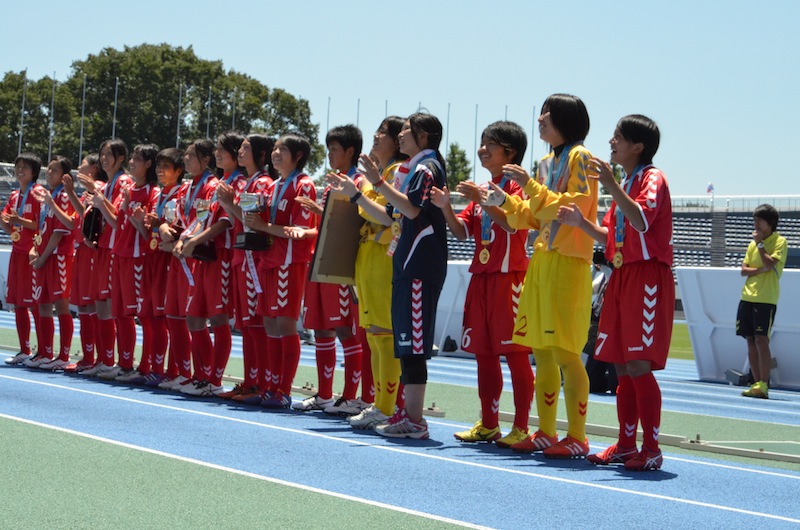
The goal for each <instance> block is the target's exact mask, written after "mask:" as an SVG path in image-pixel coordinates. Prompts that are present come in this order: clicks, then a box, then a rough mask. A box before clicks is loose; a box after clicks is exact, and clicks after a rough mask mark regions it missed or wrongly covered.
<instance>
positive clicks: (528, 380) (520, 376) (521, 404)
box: [506, 352, 534, 432]
mask: <svg viewBox="0 0 800 530" xmlns="http://www.w3.org/2000/svg"><path fill="white" fill-rule="evenodd" d="M506 364H508V369H509V371H510V372H511V385H512V387H513V388H514V427H516V428H517V429H520V430H522V431H525V432H528V417H529V416H530V413H531V401H533V387H534V376H533V368H531V359H530V356H529V355H528V354H527V353H523V352H514V353H508V354H506Z"/></svg>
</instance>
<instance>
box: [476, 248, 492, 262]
mask: <svg viewBox="0 0 800 530" xmlns="http://www.w3.org/2000/svg"><path fill="white" fill-rule="evenodd" d="M490 256H491V255H490V254H489V249H486V248H484V249H483V250H481V252H480V254H478V261H480V262H481V264H482V265H486V264H487V263H489V257H490Z"/></svg>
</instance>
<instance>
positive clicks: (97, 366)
mask: <svg viewBox="0 0 800 530" xmlns="http://www.w3.org/2000/svg"><path fill="white" fill-rule="evenodd" d="M108 368H110V366H109V367H108ZM105 369H106V365H105V364H103V362H102V361H97V362H96V363H94V364H93V365H92V367H91V368H87V369H86V370H84V371H82V372H81V375H85V376H88V377H94V376H96V375H97V374H98V372H100V371H101V370H105Z"/></svg>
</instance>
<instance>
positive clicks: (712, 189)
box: [706, 182, 714, 193]
mask: <svg viewBox="0 0 800 530" xmlns="http://www.w3.org/2000/svg"><path fill="white" fill-rule="evenodd" d="M706 193H714V183H712V182H709V183H708V188H706Z"/></svg>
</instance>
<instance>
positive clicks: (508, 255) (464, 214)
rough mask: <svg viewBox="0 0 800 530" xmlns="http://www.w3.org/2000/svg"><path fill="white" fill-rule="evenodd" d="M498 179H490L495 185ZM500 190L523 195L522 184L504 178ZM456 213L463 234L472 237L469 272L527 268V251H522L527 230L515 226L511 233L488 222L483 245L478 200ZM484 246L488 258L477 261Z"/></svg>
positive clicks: (498, 182) (526, 237)
mask: <svg viewBox="0 0 800 530" xmlns="http://www.w3.org/2000/svg"><path fill="white" fill-rule="evenodd" d="M501 180H502V178H498V179H493V182H494V183H495V184H497V185H499V184H500V182H501ZM487 186H488V185H484V186H482V187H484V188H485V187H487ZM503 191H505V192H506V193H508V194H509V195H517V196H519V197H523V191H522V188H520V187H519V185H518V184H517V183H516V182H514V181H512V180H508V181H507V182H506V183H505V185H504V186H503ZM457 217H458V218H459V219H460V220H461V222H462V223H463V224H464V227H465V228H466V229H467V237H473V238H474V239H475V255H474V256H473V257H472V265H470V267H469V271H470V272H471V273H472V274H485V273H491V272H511V271H525V270H528V255H527V254H526V252H525V243H526V242H527V240H528V231H527V230H517V231H516V232H514V233H513V234H512V233H510V232H506V231H505V230H504V229H503V228H502V227H500V226H499V225H497V224H496V223H494V222H492V223H491V225H490V227H491V232H490V234H489V241H490V242H489V244H488V245H486V246H484V244H483V234H482V231H483V229H482V219H483V211H482V209H481V206H480V204H475V203H474V202H471V203H469V205H467V207H466V208H465V209H464V210H462V211H461V212H460V213H459V214H458V216H457ZM487 217H488V216H487ZM484 248H485V249H486V251H487V252H489V261H487V262H486V263H485V264H484V263H481V260H480V255H481V252H482V251H483V250H484ZM484 255H485V254H484Z"/></svg>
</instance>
